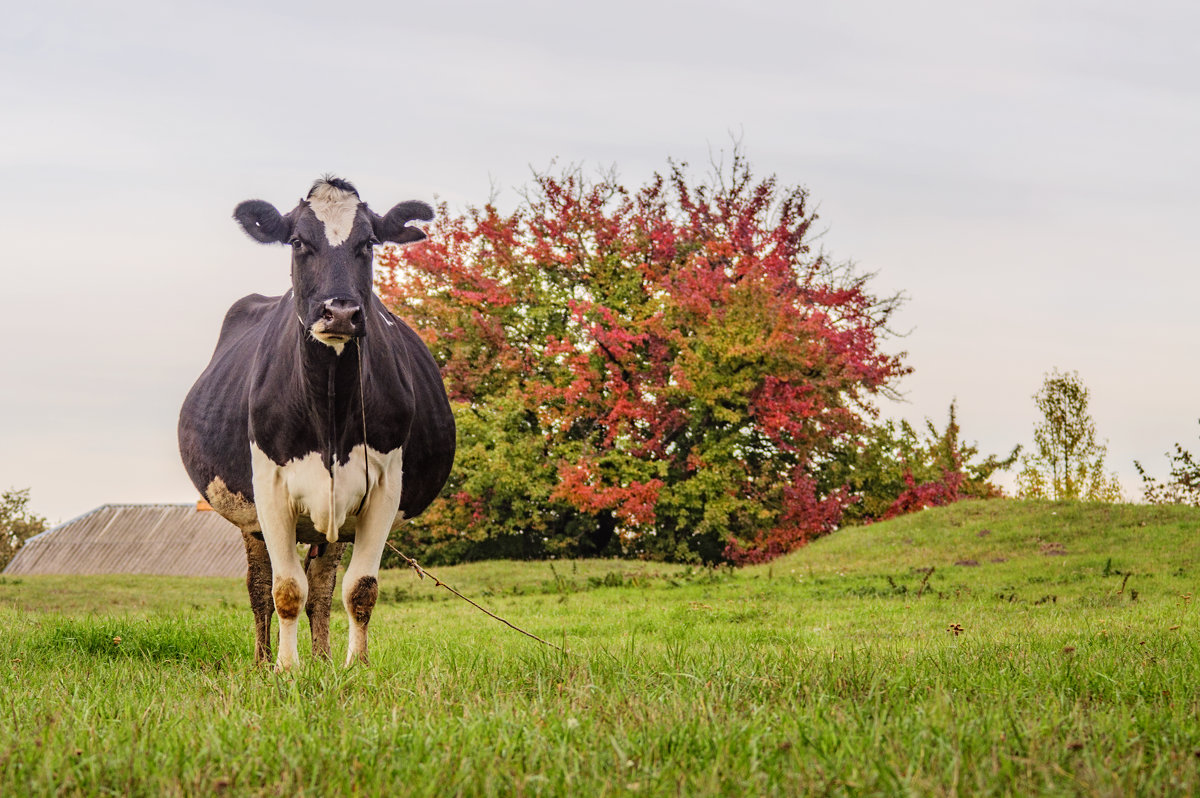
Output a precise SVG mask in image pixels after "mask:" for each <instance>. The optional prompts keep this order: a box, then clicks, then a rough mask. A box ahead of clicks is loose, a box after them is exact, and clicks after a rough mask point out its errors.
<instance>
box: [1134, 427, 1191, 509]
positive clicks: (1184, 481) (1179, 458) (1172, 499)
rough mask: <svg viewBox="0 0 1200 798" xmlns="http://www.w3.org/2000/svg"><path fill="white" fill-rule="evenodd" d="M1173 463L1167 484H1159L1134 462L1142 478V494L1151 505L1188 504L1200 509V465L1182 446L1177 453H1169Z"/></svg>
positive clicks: (1176, 449)
mask: <svg viewBox="0 0 1200 798" xmlns="http://www.w3.org/2000/svg"><path fill="white" fill-rule="evenodd" d="M1167 457H1168V458H1170V461H1171V475H1170V478H1169V479H1168V480H1167V481H1166V482H1159V481H1158V480H1157V479H1155V478H1154V477H1152V476H1150V475H1149V474H1147V473H1146V470H1145V469H1144V468H1142V464H1141V463H1139V462H1138V461H1136V460H1134V461H1133V465H1134V467H1135V468H1137V471H1138V475H1139V476H1141V478H1142V494H1143V497H1144V498H1145V500H1146V501H1147V502H1149V503H1150V504H1188V505H1191V506H1192V507H1200V463H1197V462H1196V459H1195V458H1194V457H1193V456H1192V453H1191V452H1189V451H1188V450H1187V449H1184V448H1183V446H1181V445H1180V444H1178V443H1177V444H1175V452H1174V453H1173V454H1172V453H1170V452H1168V453H1167Z"/></svg>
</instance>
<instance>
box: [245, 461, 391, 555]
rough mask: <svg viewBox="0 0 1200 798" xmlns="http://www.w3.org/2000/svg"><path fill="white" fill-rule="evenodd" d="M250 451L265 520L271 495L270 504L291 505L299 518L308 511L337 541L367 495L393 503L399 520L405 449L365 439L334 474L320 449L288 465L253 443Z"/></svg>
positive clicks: (320, 528) (315, 523)
mask: <svg viewBox="0 0 1200 798" xmlns="http://www.w3.org/2000/svg"><path fill="white" fill-rule="evenodd" d="M250 454H251V467H252V468H253V474H254V498H255V504H256V505H258V508H259V516H260V521H261V520H262V518H261V516H262V509H263V504H264V499H268V502H267V503H269V504H270V505H271V506H273V507H275V508H279V509H283V508H290V510H291V514H293V515H294V516H295V517H299V516H308V517H309V518H310V519H311V520H312V524H313V527H315V528H316V530H317V531H318V532H320V533H321V534H322V535H324V536H325V538H326V539H327V540H329V541H331V542H332V541H335V540H337V538H338V531H339V530H340V529H341V528H342V526H343V525H345V523H346V518H347V517H348V516H351V515H357V514H358V512H359V509H360V507H362V506H363V504H364V497H366V498H367V500H368V501H370V502H372V503H374V502H377V501H383V502H388V503H390V504H391V507H392V512H393V513H396V514H397V521H399V513H398V512H397V507H398V506H399V504H400V487H401V485H400V481H401V476H402V474H403V466H404V458H403V449H395V450H393V451H391V452H386V453H385V452H380V451H377V450H375V449H372V448H371V447H369V446H366V445H365V444H359V445H358V446H355V447H354V448H353V449H352V450H351V451H350V458H349V460H348V461H347V462H346V463H345V464H344V465H343V464H335V465H334V467H333V473H332V475H331V474H330V471H329V470H328V469H326V468H325V466H324V464H323V463H322V458H321V454H320V453H319V452H310V453H308V454H307V455H305V456H304V457H297V458H293V459H292V460H289V461H288V462H286V463H284V464H282V465H281V464H279V463H276V462H275V461H274V460H272V459H271V458H270V457H268V456H267V454H266V452H264V451H262V450H261V449H259V448H258V446H257V445H255V444H253V443H251V444H250ZM368 466H369V467H368ZM268 497H269V498H268Z"/></svg>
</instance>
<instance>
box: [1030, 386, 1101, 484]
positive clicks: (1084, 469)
mask: <svg viewBox="0 0 1200 798" xmlns="http://www.w3.org/2000/svg"><path fill="white" fill-rule="evenodd" d="M1089 396H1090V392H1089V391H1088V389H1087V386H1085V385H1084V384H1083V380H1081V379H1080V377H1079V374H1078V372H1074V371H1072V372H1070V373H1064V372H1060V371H1059V370H1058V369H1055V370H1054V371H1053V372H1051V373H1050V374H1047V375H1046V376H1045V380H1044V381H1043V383H1042V388H1041V390H1039V391H1038V392H1037V393H1036V394H1034V396H1033V400H1034V402H1035V403H1036V404H1037V408H1038V410H1039V411H1040V412H1041V414H1042V421H1041V423H1040V424H1038V425H1036V426H1035V427H1034V430H1033V445H1034V450H1033V451H1031V452H1030V453H1029V454H1027V455H1026V456H1025V457H1023V458H1021V466H1022V467H1021V473H1020V474H1019V475H1018V476H1017V484H1018V488H1019V493H1018V495H1019V496H1021V497H1022V498H1049V499H1083V500H1085V501H1119V500H1120V498H1121V484H1120V482H1119V480H1118V479H1117V477H1116V475H1115V474H1113V475H1107V474H1106V473H1105V467H1104V458H1105V456H1106V455H1107V453H1108V449H1107V447H1106V446H1104V445H1102V444H1100V443H1098V442H1097V441H1096V423H1095V422H1094V421H1093V420H1092V417H1091V414H1089V413H1088V399H1089Z"/></svg>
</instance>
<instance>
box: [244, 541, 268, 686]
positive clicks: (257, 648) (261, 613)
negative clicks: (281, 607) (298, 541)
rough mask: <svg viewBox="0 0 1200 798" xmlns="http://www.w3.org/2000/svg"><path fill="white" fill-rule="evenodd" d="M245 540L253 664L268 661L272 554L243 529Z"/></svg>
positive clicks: (264, 545) (265, 545)
mask: <svg viewBox="0 0 1200 798" xmlns="http://www.w3.org/2000/svg"><path fill="white" fill-rule="evenodd" d="M242 542H243V543H245V544H246V590H247V591H248V592H249V593H250V609H251V610H252V611H253V612H254V664H255V665H261V664H262V663H265V662H270V661H271V615H272V613H274V612H275V604H274V602H273V601H272V600H271V558H270V557H268V556H267V544H265V543H263V542H262V541H261V540H259V539H258V538H256V537H254V536H253V535H252V534H250V533H249V532H247V531H246V530H244V529H243V530H242Z"/></svg>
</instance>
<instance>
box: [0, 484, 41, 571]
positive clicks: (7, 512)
mask: <svg viewBox="0 0 1200 798" xmlns="http://www.w3.org/2000/svg"><path fill="white" fill-rule="evenodd" d="M45 530H46V519H45V518H42V517H41V516H39V515H34V514H33V513H32V512H30V510H29V488H24V489H22V490H17V489H15V488H12V489H9V490H6V491H4V492H3V493H0V571H2V570H4V568H6V567H7V566H8V564H9V562H11V561H12V558H13V557H14V556H16V553H17V551H19V550H20V548H21V546H23V545H24V544H25V541H26V540H29V538H31V537H33V536H34V535H37V534H39V533H41V532H44V531H45Z"/></svg>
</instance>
